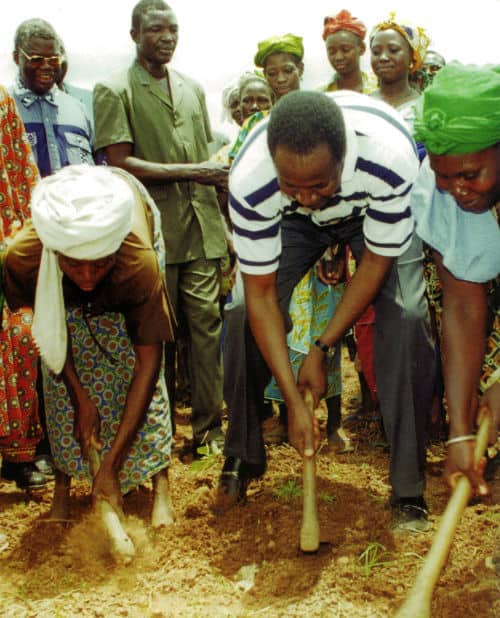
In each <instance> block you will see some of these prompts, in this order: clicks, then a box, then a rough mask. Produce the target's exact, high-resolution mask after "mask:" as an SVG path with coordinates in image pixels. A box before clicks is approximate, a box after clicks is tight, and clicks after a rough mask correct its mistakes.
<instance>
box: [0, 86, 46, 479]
mask: <svg viewBox="0 0 500 618" xmlns="http://www.w3.org/2000/svg"><path fill="white" fill-rule="evenodd" d="M38 178H39V176H38V169H37V167H36V165H35V162H34V159H33V155H32V153H31V148H30V145H29V143H28V139H27V136H26V133H25V130H24V126H23V123H22V120H21V118H20V116H19V114H18V112H17V108H16V104H15V101H14V100H13V99H12V98H11V97H10V95H9V94H8V93H7V91H6V90H5V88H3V87H1V86H0V257H1V255H2V253H3V252H4V251H5V249H6V247H7V245H8V244H9V241H10V240H11V239H12V238H13V237H14V235H15V234H16V233H17V232H18V231H19V230H20V229H21V228H22V226H23V224H24V222H25V221H26V219H28V218H29V217H30V206H29V204H30V199H31V192H32V190H33V188H34V186H35V184H36V183H37V181H38ZM0 282H1V279H0ZM0 315H1V329H0V454H1V455H2V471H1V476H2V477H3V478H4V479H7V480H12V481H16V483H17V485H18V487H20V488H22V489H27V488H30V487H37V486H40V485H44V484H45V483H46V480H47V479H46V477H45V475H43V474H41V473H40V472H39V471H38V470H37V468H36V466H35V464H34V459H35V448H36V445H37V444H38V442H39V441H40V439H41V438H42V436H43V433H42V428H41V425H40V420H39V415H38V397H37V392H36V378H37V358H38V354H37V351H36V348H35V345H34V342H33V339H32V337H31V322H32V316H33V314H32V310H31V309H28V308H23V309H21V310H19V311H15V312H11V311H9V309H8V307H7V306H6V305H5V303H3V308H2V307H0Z"/></svg>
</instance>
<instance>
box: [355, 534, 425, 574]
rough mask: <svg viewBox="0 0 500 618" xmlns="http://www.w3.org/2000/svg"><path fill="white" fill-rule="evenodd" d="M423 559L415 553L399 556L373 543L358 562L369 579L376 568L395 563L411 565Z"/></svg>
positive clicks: (379, 544)
mask: <svg viewBox="0 0 500 618" xmlns="http://www.w3.org/2000/svg"><path fill="white" fill-rule="evenodd" d="M422 559H423V558H422V556H419V554H416V553H414V552H405V553H403V554H401V555H397V554H395V553H394V552H390V551H388V550H387V548H386V547H385V546H384V545H382V544H381V543H378V542H376V541H373V542H372V543H369V544H368V546H367V548H366V549H365V550H364V551H363V552H362V553H361V554H360V556H359V558H358V562H360V563H361V566H362V567H363V574H364V575H365V577H369V576H370V574H371V572H372V570H373V569H375V568H376V567H381V566H386V565H388V564H394V563H395V562H397V563H398V564H409V563H412V562H416V561H417V560H422Z"/></svg>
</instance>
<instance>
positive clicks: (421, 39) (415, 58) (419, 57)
mask: <svg viewBox="0 0 500 618" xmlns="http://www.w3.org/2000/svg"><path fill="white" fill-rule="evenodd" d="M395 16H396V13H394V12H392V13H390V14H389V19H388V20H387V21H383V22H381V23H380V24H377V25H376V26H375V27H374V28H373V30H372V31H371V33H370V43H371V41H372V39H373V37H374V36H375V35H376V34H377V32H381V31H383V30H395V31H396V32H399V34H400V35H401V36H402V37H403V38H404V39H405V40H406V41H408V44H409V45H410V48H411V51H412V62H411V66H410V73H413V71H417V70H418V69H420V67H421V66H422V64H423V62H424V58H425V53H426V51H427V48H428V47H429V43H430V42H431V40H430V39H429V37H428V36H427V34H426V32H425V30H424V29H423V28H421V27H420V26H409V25H407V24H402V23H398V22H396V21H395V19H394V18H395Z"/></svg>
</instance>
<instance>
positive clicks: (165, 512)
mask: <svg viewBox="0 0 500 618" xmlns="http://www.w3.org/2000/svg"><path fill="white" fill-rule="evenodd" d="M153 492H154V502H153V514H152V517H151V523H152V525H153V528H161V527H162V526H170V525H171V524H173V523H174V520H175V513H174V507H173V506H172V499H171V497H170V487H169V483H168V468H165V469H164V470H162V471H161V472H158V474H155V476H153Z"/></svg>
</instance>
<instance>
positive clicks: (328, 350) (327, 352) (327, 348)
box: [314, 339, 335, 358]
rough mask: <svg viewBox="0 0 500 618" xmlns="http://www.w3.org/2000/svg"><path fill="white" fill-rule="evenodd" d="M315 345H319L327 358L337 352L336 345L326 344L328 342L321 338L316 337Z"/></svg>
mask: <svg viewBox="0 0 500 618" xmlns="http://www.w3.org/2000/svg"><path fill="white" fill-rule="evenodd" d="M314 345H315V346H316V347H318V348H319V349H320V350H321V351H322V352H323V354H324V355H325V356H326V357H327V358H332V357H333V356H334V354H335V346H334V345H331V346H330V345H326V343H322V342H321V341H320V340H319V339H316V341H315V342H314Z"/></svg>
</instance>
